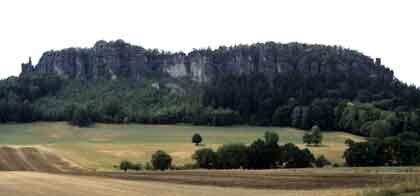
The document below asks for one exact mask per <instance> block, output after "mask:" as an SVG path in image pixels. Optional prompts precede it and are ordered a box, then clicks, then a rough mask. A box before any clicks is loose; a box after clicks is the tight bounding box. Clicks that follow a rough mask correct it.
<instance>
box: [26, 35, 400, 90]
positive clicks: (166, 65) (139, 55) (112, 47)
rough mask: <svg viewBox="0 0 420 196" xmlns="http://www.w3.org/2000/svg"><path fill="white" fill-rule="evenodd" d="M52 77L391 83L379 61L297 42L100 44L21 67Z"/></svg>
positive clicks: (49, 54)
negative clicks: (186, 47)
mask: <svg viewBox="0 0 420 196" xmlns="http://www.w3.org/2000/svg"><path fill="white" fill-rule="evenodd" d="M32 72H35V73H48V74H56V75H59V76H61V77H62V78H68V79H83V80H95V79H110V80H116V79H121V78H124V79H131V80H140V79H142V78H147V77H149V76H160V77H168V78H185V79H190V80H193V81H197V82H207V81H209V80H211V79H212V78H213V77H214V76H216V75H219V74H235V75H242V74H243V75H251V74H255V73H262V74H264V75H266V76H267V77H272V76H274V75H276V74H279V73H291V72H299V73H302V74H303V75H315V74H335V73H338V72H339V73H344V74H359V75H361V74H362V75H365V76H367V77H372V78H381V79H385V80H392V79H393V78H394V75H393V72H392V71H391V70H389V69H388V68H385V67H384V66H382V65H381V63H380V60H379V59H377V60H376V61H374V60H373V59H371V58H370V57H367V56H364V55H362V54H360V53H358V52H355V51H352V50H347V49H342V48H340V47H331V46H322V45H307V44H298V43H289V44H279V43H272V42H268V43H263V44H253V45H240V46H234V47H220V48H219V49H216V50H210V49H202V50H194V51H192V52H190V53H189V54H184V53H168V52H163V51H158V50H147V49H144V48H142V47H140V46H133V45H130V44H128V43H126V42H124V41H122V40H117V41H111V42H105V41H98V42H97V43H96V44H95V45H94V46H93V47H92V48H69V49H64V50H60V51H49V52H45V53H44V54H43V55H42V57H41V59H40V61H39V62H38V64H37V65H36V66H33V65H32V62H29V63H24V64H22V74H26V73H32Z"/></svg>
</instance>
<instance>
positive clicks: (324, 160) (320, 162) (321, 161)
mask: <svg viewBox="0 0 420 196" xmlns="http://www.w3.org/2000/svg"><path fill="white" fill-rule="evenodd" d="M327 165H331V162H330V161H328V159H327V158H325V156H324V155H321V156H319V157H317V158H316V159H315V166H316V167H324V166H327Z"/></svg>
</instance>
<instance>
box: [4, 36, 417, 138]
mask: <svg viewBox="0 0 420 196" xmlns="http://www.w3.org/2000/svg"><path fill="white" fill-rule="evenodd" d="M419 108H420V90H419V89H417V87H415V86H408V85H406V84H405V83H403V82H401V81H399V80H398V79H396V78H395V77H394V75H393V71H391V70H390V69H388V68H386V67H385V66H383V65H381V61H380V59H379V58H378V59H375V60H373V59H372V58H370V57H368V56H365V55H363V54H362V53H359V52H357V51H354V50H349V49H343V48H341V47H337V46H323V45H310V44H300V43H288V44H280V43H274V42H267V43H258V44H252V45H238V46H232V47H220V48H218V49H215V50H211V49H200V50H194V51H192V52H190V53H188V54H185V53H182V52H180V53H169V52H164V51H159V50H150V49H144V48H142V47H139V46H133V45H130V44H128V43H125V42H124V41H121V40H118V41H113V42H105V41H99V42H97V43H96V44H95V45H94V47H93V48H70V49H64V50H60V51H49V52H46V53H44V54H43V56H42V57H41V59H40V61H39V62H38V64H37V65H32V62H31V61H30V62H28V63H24V64H22V73H21V75H20V76H19V77H10V78H8V79H6V80H3V81H1V82H0V120H1V122H11V121H14V122H31V121H41V120H42V121H57V120H65V121H71V122H73V123H75V124H78V125H88V124H90V122H91V121H95V122H110V123H126V122H141V123H178V122H186V123H193V124H206V125H232V124H253V125H264V126H271V125H275V126H293V127H298V128H304V129H308V128H310V127H311V126H313V125H318V126H320V127H321V129H323V130H344V131H349V132H353V133H356V134H359V135H372V134H376V135H381V134H383V135H382V136H388V135H396V134H398V133H401V132H403V131H411V132H420V110H419ZM378 130H379V131H378Z"/></svg>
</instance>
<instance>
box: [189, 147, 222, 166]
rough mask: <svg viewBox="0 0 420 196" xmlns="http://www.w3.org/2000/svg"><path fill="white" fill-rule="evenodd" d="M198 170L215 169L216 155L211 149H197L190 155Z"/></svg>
mask: <svg viewBox="0 0 420 196" xmlns="http://www.w3.org/2000/svg"><path fill="white" fill-rule="evenodd" d="M192 159H193V160H195V162H196V165H197V166H198V167H199V168H206V169H212V168H215V167H216V164H217V155H216V153H215V152H214V151H213V150H212V149H211V148H203V149H198V150H196V151H195V153H194V154H193V155H192Z"/></svg>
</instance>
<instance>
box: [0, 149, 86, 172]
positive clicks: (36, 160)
mask: <svg viewBox="0 0 420 196" xmlns="http://www.w3.org/2000/svg"><path fill="white" fill-rule="evenodd" d="M0 171H42V172H78V171H81V170H80V168H79V167H77V166H75V164H73V163H70V162H69V161H67V160H65V159H63V158H61V157H59V156H58V155H56V154H54V153H52V152H49V151H47V150H45V149H42V148H37V147H0Z"/></svg>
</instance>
